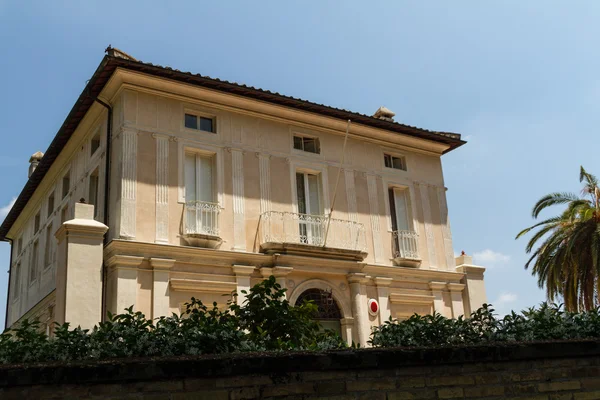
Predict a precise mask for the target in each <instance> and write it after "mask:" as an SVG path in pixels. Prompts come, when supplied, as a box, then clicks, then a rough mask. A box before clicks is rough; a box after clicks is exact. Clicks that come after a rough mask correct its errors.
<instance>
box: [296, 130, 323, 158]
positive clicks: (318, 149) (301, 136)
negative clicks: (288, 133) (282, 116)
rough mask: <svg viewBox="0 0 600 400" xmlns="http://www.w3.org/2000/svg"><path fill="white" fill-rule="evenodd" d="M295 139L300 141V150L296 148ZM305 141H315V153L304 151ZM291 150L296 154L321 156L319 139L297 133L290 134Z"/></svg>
mask: <svg viewBox="0 0 600 400" xmlns="http://www.w3.org/2000/svg"><path fill="white" fill-rule="evenodd" d="M296 138H300V139H302V149H297V148H296ZM305 139H312V140H314V141H315V145H316V151H309V150H305V144H304V140H305ZM292 149H293V150H295V151H297V152H301V153H308V154H316V155H321V138H320V137H318V136H313V135H306V134H303V133H298V132H292Z"/></svg>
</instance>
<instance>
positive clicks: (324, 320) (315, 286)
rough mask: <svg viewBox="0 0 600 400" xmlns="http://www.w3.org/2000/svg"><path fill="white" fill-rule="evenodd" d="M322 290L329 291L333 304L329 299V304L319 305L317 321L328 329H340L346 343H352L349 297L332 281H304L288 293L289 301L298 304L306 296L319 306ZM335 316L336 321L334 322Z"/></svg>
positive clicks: (351, 318)
mask: <svg viewBox="0 0 600 400" xmlns="http://www.w3.org/2000/svg"><path fill="white" fill-rule="evenodd" d="M324 291H328V292H331V299H332V300H333V305H332V304H331V301H330V302H329V303H330V304H323V305H322V306H323V307H320V309H321V310H320V313H319V314H320V315H319V317H321V318H317V320H319V323H321V325H322V326H324V327H327V328H329V329H334V330H336V331H337V332H340V329H341V332H340V333H341V335H342V338H344V340H346V341H347V342H348V343H352V336H353V330H354V318H353V317H352V306H351V304H350V298H349V296H344V292H342V291H341V290H340V289H338V288H337V287H335V286H334V285H333V284H332V283H329V282H327V281H324V280H321V279H310V280H307V281H304V282H302V283H301V284H299V285H298V286H296V287H295V288H294V290H293V292H292V293H290V296H289V302H290V303H291V304H294V305H296V304H300V303H301V302H302V301H303V300H304V299H305V298H306V299H307V300H314V301H315V303H316V304H317V306H319V302H320V301H321V294H322V292H324ZM308 297H310V298H308ZM315 297H316V299H315ZM346 297H348V298H346ZM317 300H318V301H317ZM336 318H337V322H335V321H336ZM328 325H329V326H328Z"/></svg>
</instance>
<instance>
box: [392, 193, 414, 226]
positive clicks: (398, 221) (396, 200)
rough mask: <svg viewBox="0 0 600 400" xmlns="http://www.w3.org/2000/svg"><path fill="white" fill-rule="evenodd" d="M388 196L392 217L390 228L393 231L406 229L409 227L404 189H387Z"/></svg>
mask: <svg viewBox="0 0 600 400" xmlns="http://www.w3.org/2000/svg"><path fill="white" fill-rule="evenodd" d="M389 198H390V215H391V217H392V230H393V231H408V230H411V229H410V224H409V219H408V218H409V217H408V216H409V212H408V206H407V204H408V202H407V199H406V190H405V189H400V188H390V189H389Z"/></svg>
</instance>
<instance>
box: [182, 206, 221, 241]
mask: <svg viewBox="0 0 600 400" xmlns="http://www.w3.org/2000/svg"><path fill="white" fill-rule="evenodd" d="M220 213H221V206H219V205H218V204H216V203H209V202H205V201H190V202H187V203H185V205H184V207H183V239H184V241H185V242H186V244H187V245H188V246H195V247H205V248H209V249H214V248H217V247H218V246H219V245H220V244H221V243H222V240H221V236H220V232H219V214H220Z"/></svg>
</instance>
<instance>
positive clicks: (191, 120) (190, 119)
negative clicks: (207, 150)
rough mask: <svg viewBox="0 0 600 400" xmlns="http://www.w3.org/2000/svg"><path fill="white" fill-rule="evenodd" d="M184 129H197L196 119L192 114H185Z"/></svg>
mask: <svg viewBox="0 0 600 400" xmlns="http://www.w3.org/2000/svg"><path fill="white" fill-rule="evenodd" d="M185 127H186V128H191V129H198V117H196V116H195V115H192V114H185Z"/></svg>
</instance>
